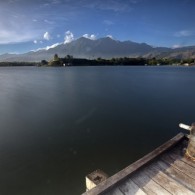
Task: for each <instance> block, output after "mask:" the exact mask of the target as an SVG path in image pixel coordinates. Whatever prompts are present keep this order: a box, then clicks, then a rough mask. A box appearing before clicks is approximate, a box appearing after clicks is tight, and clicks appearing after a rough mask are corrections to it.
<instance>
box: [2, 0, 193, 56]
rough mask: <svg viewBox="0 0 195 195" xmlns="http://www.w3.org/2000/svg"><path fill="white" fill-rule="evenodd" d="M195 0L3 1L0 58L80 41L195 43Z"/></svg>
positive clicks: (155, 43) (156, 43) (168, 45)
mask: <svg viewBox="0 0 195 195" xmlns="http://www.w3.org/2000/svg"><path fill="white" fill-rule="evenodd" d="M194 19H195V1H194V0H5V1H4V2H3V1H1V2H0V54H2V53H24V52H28V51H30V50H37V49H39V48H49V47H53V46H55V45H57V44H60V43H68V42H70V41H72V40H75V39H77V38H79V37H82V36H85V37H87V38H90V39H98V38H101V37H105V36H111V37H113V38H114V39H117V40H121V41H124V40H131V41H135V42H139V43H142V42H145V43H147V44H150V45H152V46H166V47H181V46H188V45H195V23H194Z"/></svg>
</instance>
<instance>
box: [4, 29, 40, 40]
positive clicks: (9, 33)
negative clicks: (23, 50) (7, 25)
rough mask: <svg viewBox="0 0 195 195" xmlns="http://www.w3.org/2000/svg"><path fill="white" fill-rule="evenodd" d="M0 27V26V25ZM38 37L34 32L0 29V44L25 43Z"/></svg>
mask: <svg viewBox="0 0 195 195" xmlns="http://www.w3.org/2000/svg"><path fill="white" fill-rule="evenodd" d="M0 26H1V25H0ZM37 36H38V33H37V32H36V31H34V33H33V32H31V31H25V32H21V31H13V30H10V29H2V28H0V44H10V43H21V42H27V41H33V40H34V39H36V38H37Z"/></svg>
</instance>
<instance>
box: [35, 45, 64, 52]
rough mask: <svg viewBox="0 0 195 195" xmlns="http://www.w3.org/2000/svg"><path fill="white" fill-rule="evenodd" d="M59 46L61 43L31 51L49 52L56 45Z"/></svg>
mask: <svg viewBox="0 0 195 195" xmlns="http://www.w3.org/2000/svg"><path fill="white" fill-rule="evenodd" d="M61 44H62V43H55V44H53V45H50V46H47V47H42V48H38V49H36V50H32V51H40V50H49V49H51V48H55V47H57V46H58V45H61Z"/></svg>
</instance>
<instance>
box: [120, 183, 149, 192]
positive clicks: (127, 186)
mask: <svg viewBox="0 0 195 195" xmlns="http://www.w3.org/2000/svg"><path fill="white" fill-rule="evenodd" d="M119 189H120V190H121V191H122V192H123V193H124V194H125V195H146V193H145V192H144V191H143V190H142V189H140V188H139V187H138V186H137V185H136V184H135V183H134V182H133V181H132V180H131V179H127V181H126V182H124V184H122V185H120V186H119Z"/></svg>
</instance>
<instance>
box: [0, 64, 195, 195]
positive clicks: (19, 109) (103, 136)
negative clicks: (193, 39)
mask: <svg viewBox="0 0 195 195" xmlns="http://www.w3.org/2000/svg"><path fill="white" fill-rule="evenodd" d="M194 108H195V67H124V66H115V67H109V66H108V67H106V66H105V67H65V68H63V67H59V68H48V67H1V68H0V116H1V117H0V173H1V174H0V194H1V195H12V194H14V195H54V194H55V195H76V194H81V193H82V192H84V191H85V176H86V175H87V174H89V173H91V172H92V171H94V170H96V169H98V168H100V169H102V170H104V171H105V172H106V173H108V174H109V175H113V174H114V173H116V172H117V171H119V170H121V169H122V168H124V167H126V166H128V165H129V164H130V163H132V162H134V161H135V160H137V159H138V158H140V157H142V156H143V155H144V154H146V153H148V152H150V151H151V150H153V149H154V148H155V147H157V146H159V145H161V144H162V143H163V142H165V141H167V140H168V139H170V138H171V137H173V136H175V135H176V134H177V133H179V132H180V131H182V130H180V129H179V127H178V124H179V123H180V122H183V123H186V124H189V125H190V124H191V123H192V122H194V121H195V114H194Z"/></svg>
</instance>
